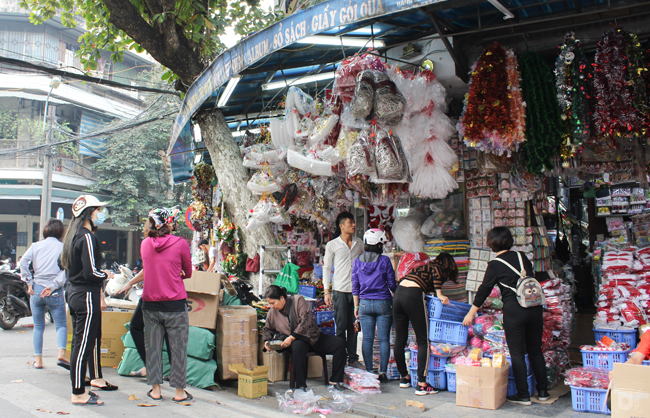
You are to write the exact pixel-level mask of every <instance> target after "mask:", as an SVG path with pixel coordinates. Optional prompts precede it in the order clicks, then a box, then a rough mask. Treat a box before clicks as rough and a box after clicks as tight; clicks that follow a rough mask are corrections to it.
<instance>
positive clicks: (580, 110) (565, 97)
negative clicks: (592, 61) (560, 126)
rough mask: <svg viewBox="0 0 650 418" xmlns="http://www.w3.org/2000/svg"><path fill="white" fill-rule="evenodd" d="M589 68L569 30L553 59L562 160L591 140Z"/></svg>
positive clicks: (578, 43)
mask: <svg viewBox="0 0 650 418" xmlns="http://www.w3.org/2000/svg"><path fill="white" fill-rule="evenodd" d="M589 69H590V66H589V64H588V63H587V57H586V56H585V54H584V52H583V51H582V48H580V41H579V40H577V39H575V34H574V33H573V32H569V33H567V34H566V35H565V37H564V44H563V45H562V46H560V54H559V55H558V57H557V60H556V61H555V89H556V92H557V98H558V103H559V105H560V110H561V117H562V120H563V121H564V126H565V134H564V138H563V141H562V144H563V145H562V147H561V152H560V155H561V157H562V159H563V160H564V161H565V162H567V161H568V160H569V159H570V158H571V157H574V156H575V155H576V153H577V151H578V150H579V149H580V148H581V147H582V144H583V143H585V142H589V141H590V140H591V112H590V108H589V101H590V99H591V86H590V84H589V81H590V79H591V74H590V72H589ZM567 164H568V163H567Z"/></svg>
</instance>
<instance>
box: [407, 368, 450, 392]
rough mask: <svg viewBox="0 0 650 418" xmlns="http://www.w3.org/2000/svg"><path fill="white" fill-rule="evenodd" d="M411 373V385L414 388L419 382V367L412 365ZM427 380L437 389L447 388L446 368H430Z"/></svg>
mask: <svg viewBox="0 0 650 418" xmlns="http://www.w3.org/2000/svg"><path fill="white" fill-rule="evenodd" d="M409 373H410V374H411V386H413V387H414V388H416V387H417V384H418V369H417V367H411V368H410V369H409ZM427 382H428V383H429V384H430V385H431V386H433V387H434V388H436V389H446V388H447V375H446V372H445V369H444V368H443V369H440V370H429V371H428V374H427Z"/></svg>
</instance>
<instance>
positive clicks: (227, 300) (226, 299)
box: [221, 292, 241, 306]
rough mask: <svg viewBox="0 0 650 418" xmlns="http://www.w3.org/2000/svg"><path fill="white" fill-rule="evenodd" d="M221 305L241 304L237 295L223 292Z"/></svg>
mask: <svg viewBox="0 0 650 418" xmlns="http://www.w3.org/2000/svg"><path fill="white" fill-rule="evenodd" d="M221 306H241V299H239V296H238V295H235V296H230V293H228V292H223V303H222V304H221Z"/></svg>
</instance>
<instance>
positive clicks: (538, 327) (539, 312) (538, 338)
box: [463, 226, 549, 405]
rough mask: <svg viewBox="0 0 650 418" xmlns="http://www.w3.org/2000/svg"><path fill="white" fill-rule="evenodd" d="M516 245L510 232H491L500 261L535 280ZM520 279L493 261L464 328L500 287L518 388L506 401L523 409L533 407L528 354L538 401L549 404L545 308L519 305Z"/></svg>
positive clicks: (500, 229)
mask: <svg viewBox="0 0 650 418" xmlns="http://www.w3.org/2000/svg"><path fill="white" fill-rule="evenodd" d="M513 243H514V241H513V239H512V234H510V230H509V229H508V228H505V227H502V226H500V227H496V228H494V229H492V230H490V232H488V236H487V244H488V246H489V247H490V248H491V249H492V251H493V252H495V253H497V258H499V259H501V260H503V261H505V262H507V263H508V264H510V265H511V266H514V268H515V269H517V270H518V271H521V269H522V268H525V269H526V276H527V277H535V272H534V271H533V265H532V264H531V262H530V260H528V258H527V257H526V255H525V254H523V255H522V254H521V253H517V252H515V251H510V248H512V245H513ZM520 263H523V266H522V265H521V264H520ZM519 277H520V276H519V275H518V274H516V273H515V272H514V271H513V270H512V269H510V268H509V267H508V266H507V265H505V264H504V263H503V262H501V261H498V260H493V261H491V262H490V263H489V264H488V268H487V270H486V271H485V278H484V279H483V284H481V287H479V289H478V291H477V292H476V297H475V298H474V306H472V309H470V311H469V313H468V314H467V316H466V317H465V320H464V321H463V325H471V323H472V320H473V319H474V315H475V314H476V312H478V309H479V308H480V307H481V305H483V302H485V299H487V297H488V296H489V295H490V292H492V288H494V286H495V285H497V284H498V285H499V289H501V298H502V299H503V329H504V331H505V333H506V342H507V343H508V349H509V350H510V357H511V359H512V371H513V374H514V375H515V383H516V385H517V395H515V396H508V397H507V400H508V401H509V402H513V403H516V404H520V405H530V404H531V401H530V397H531V396H532V395H533V394H532V393H528V382H527V377H526V358H525V357H526V353H528V358H529V359H530V362H531V365H532V366H533V373H534V374H535V380H536V381H537V399H539V400H540V401H546V400H548V398H549V394H548V385H547V380H546V362H545V361H544V354H543V353H542V333H543V331H544V308H543V306H535V307H532V308H523V307H521V305H519V302H518V300H517V294H516V293H515V291H514V290H513V289H516V288H517V282H518V281H519ZM504 285H505V286H504ZM506 286H508V287H506Z"/></svg>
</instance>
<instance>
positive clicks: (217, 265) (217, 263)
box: [199, 239, 223, 273]
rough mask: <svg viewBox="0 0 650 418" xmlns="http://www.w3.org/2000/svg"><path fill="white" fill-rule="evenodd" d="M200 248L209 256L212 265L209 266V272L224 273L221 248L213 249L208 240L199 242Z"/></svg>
mask: <svg viewBox="0 0 650 418" xmlns="http://www.w3.org/2000/svg"><path fill="white" fill-rule="evenodd" d="M199 248H200V249H202V250H203V251H205V252H206V253H207V254H208V258H209V261H210V265H209V266H208V270H207V271H209V272H217V273H223V270H222V268H221V254H220V253H219V248H217V247H211V246H210V242H209V241H208V240H207V239H202V240H201V241H199Z"/></svg>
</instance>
